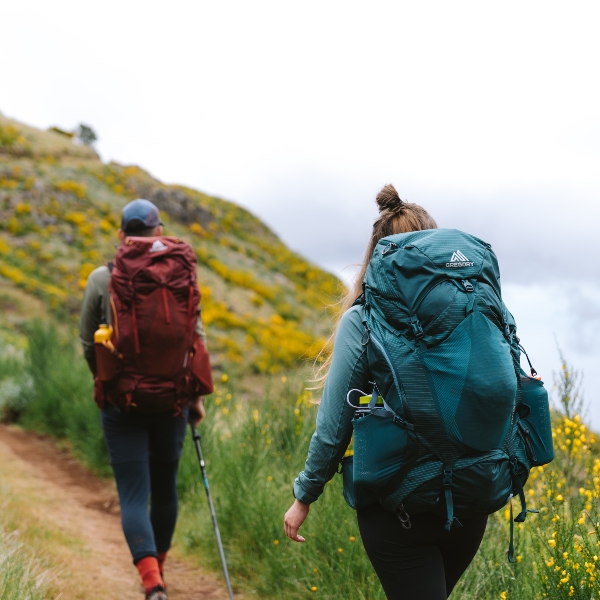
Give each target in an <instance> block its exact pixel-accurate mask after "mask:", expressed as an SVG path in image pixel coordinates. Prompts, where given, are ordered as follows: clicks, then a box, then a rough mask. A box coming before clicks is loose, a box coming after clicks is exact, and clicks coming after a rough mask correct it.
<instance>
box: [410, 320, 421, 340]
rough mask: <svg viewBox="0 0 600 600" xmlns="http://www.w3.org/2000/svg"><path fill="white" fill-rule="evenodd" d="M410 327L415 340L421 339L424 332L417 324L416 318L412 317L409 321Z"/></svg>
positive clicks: (419, 324)
mask: <svg viewBox="0 0 600 600" xmlns="http://www.w3.org/2000/svg"><path fill="white" fill-rule="evenodd" d="M410 326H411V327H412V330H413V334H414V336H415V337H416V338H417V340H421V339H423V336H424V335H425V332H424V331H423V328H422V327H421V323H419V319H418V318H417V317H412V318H411V320H410Z"/></svg>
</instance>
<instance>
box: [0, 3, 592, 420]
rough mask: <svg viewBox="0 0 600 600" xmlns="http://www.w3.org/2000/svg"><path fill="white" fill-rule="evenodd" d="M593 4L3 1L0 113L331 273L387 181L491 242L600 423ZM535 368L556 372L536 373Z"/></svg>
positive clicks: (510, 282) (525, 314) (541, 363)
mask: <svg viewBox="0 0 600 600" xmlns="http://www.w3.org/2000/svg"><path fill="white" fill-rule="evenodd" d="M599 17H600V5H599V4H598V3H597V2H594V1H590V2H570V3H566V2H551V1H550V2H549V1H544V2H527V1H526V2H523V1H522V0H521V1H519V2H514V1H508V2H503V3H501V4H499V3H488V2H481V1H477V2H461V1H456V2H428V1H422V2H398V1H396V2H374V1H371V2H369V3H358V2H348V1H345V2H341V1H328V0H321V1H319V2H314V1H306V0H305V1H304V2H302V3H294V4H292V3H286V2H281V1H278V2H265V1H261V0H256V1H254V2H241V1H240V2H227V1H223V0H221V1H220V2H194V3H192V2H189V1H180V0H171V1H170V2H168V3H165V2H160V3H159V2H149V1H147V0H146V1H145V2H138V1H126V0H120V1H119V2H116V1H114V0H108V1H104V2H102V3H92V4H90V3H82V2H80V1H71V0H54V1H53V2H51V3H50V2H42V1H36V2H30V1H29V2H28V1H27V0H19V2H16V0H13V1H12V2H10V1H7V2H4V3H3V6H2V12H1V19H2V23H3V27H2V35H1V36H0V67H1V71H0V73H1V77H0V111H2V112H3V113H4V114H5V115H7V116H10V117H14V118H17V119H19V120H21V121H24V122H26V123H29V124H32V125H35V126H39V127H43V128H45V127H48V126H51V125H58V126H61V127H65V128H74V127H75V126H76V125H77V124H78V123H80V122H83V123H87V124H90V125H91V126H92V127H93V128H94V129H95V130H96V131H97V133H98V136H99V138H100V141H99V143H98V150H99V152H100V154H101V156H102V158H103V159H104V160H116V161H118V162H121V163H126V164H139V165H141V166H143V167H144V168H146V169H148V170H149V171H150V172H151V173H152V174H153V175H155V176H156V177H158V178H160V179H162V180H163V181H166V182H172V183H183V184H187V185H190V186H193V187H195V188H198V189H201V190H203V191H206V192H208V193H212V194H215V195H219V196H221V197H225V198H227V199H230V200H234V201H236V202H238V203H240V204H242V205H243V206H245V207H247V208H248V209H250V210H251V211H253V212H254V213H255V214H257V215H258V216H260V217H261V218H262V219H263V220H265V221H266V222H267V223H268V224H269V225H271V226H272V228H273V229H274V230H275V231H276V232H277V233H278V234H279V235H280V236H281V237H282V239H283V240H284V241H285V242H286V243H288V244H289V245H290V246H291V247H293V248H294V249H296V250H298V251H299V252H301V253H302V254H304V255H305V256H307V257H309V258H310V259H311V260H313V261H315V262H317V263H318V264H320V265H321V266H323V267H325V268H327V269H330V270H332V271H334V272H336V273H337V274H340V275H342V276H343V277H345V278H346V279H348V277H349V276H350V274H351V270H346V271H342V269H343V268H344V267H345V266H346V265H348V264H351V263H356V262H357V261H359V260H361V258H362V255H363V252H364V248H365V246H366V240H367V237H368V235H369V230H370V227H371V224H372V222H373V219H374V218H375V217H376V210H375V204H374V197H375V194H376V192H377V191H378V189H379V188H380V187H381V186H382V185H383V184H385V183H388V182H393V183H394V184H395V185H396V187H397V189H398V190H399V192H400V194H401V196H402V197H403V198H405V199H408V200H410V201H412V202H417V203H420V204H422V205H423V206H425V207H426V208H427V209H428V210H429V211H430V212H431V213H432V214H433V216H434V217H435V218H436V220H437V221H438V224H439V225H440V226H443V227H457V228H460V229H464V230H467V231H469V232H471V233H474V234H476V235H478V236H479V237H482V238H483V239H485V240H486V241H488V242H490V243H491V244H492V246H493V247H494V248H495V250H496V252H497V254H498V256H499V259H500V265H501V270H502V274H503V289H504V293H505V296H506V301H507V303H508V305H509V307H510V309H511V310H512V312H513V313H514V314H515V317H516V318H517V321H518V323H519V328H520V332H521V338H522V340H523V343H524V344H525V345H526V347H527V348H528V350H529V352H530V355H531V356H532V358H533V359H534V363H535V364H536V367H537V368H538V371H540V372H541V373H542V374H543V375H544V376H545V378H546V379H547V380H548V381H549V382H551V380H552V377H551V372H552V370H556V369H557V368H558V365H559V363H558V355H557V352H556V342H555V340H558V343H559V344H560V345H561V347H562V348H563V350H564V352H565V354H566V355H567V357H568V358H569V359H570V360H571V361H572V362H573V363H575V364H576V365H577V366H578V367H580V368H581V369H583V370H585V382H586V383H585V389H586V396H587V399H588V402H589V403H590V405H591V415H592V418H593V421H594V424H595V426H596V427H597V428H600V402H599V400H600V398H599V392H598V390H599V389H600V369H599V368H598V366H599V359H600V343H599V342H598V334H600V260H599V259H598V258H597V256H598V254H599V252H598V250H599V248H598V246H599V244H598V235H597V234H596V231H595V228H596V224H597V222H598V217H599V216H600V207H599V202H598V199H599V195H600V168H599V167H598V162H599V159H600V114H599V110H600V78H599V76H598V72H599V68H598V61H599V57H600V36H599V35H598V33H597V32H598V23H599ZM549 387H551V385H549Z"/></svg>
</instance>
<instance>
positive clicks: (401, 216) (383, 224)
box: [313, 183, 437, 388]
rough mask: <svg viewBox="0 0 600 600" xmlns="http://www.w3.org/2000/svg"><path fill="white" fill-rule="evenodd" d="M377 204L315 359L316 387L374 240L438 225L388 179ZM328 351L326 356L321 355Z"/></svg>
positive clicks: (359, 285)
mask: <svg viewBox="0 0 600 600" xmlns="http://www.w3.org/2000/svg"><path fill="white" fill-rule="evenodd" d="M375 201H376V202H377V207H378V208H379V218H378V219H377V220H376V221H375V223H373V231H372V233H371V238H370V240H369V243H368V245H367V251H366V252H365V258H364V260H363V262H362V263H361V265H360V270H359V272H358V274H357V276H356V279H355V280H354V284H353V285H352V286H351V288H350V290H349V291H348V293H347V294H346V296H345V297H344V298H342V300H341V301H340V309H339V313H338V314H339V317H338V320H337V323H336V324H335V326H334V328H333V332H332V334H331V336H330V338H329V340H328V342H327V344H326V345H325V347H324V349H323V351H322V352H321V353H320V354H319V357H318V358H317V360H318V361H319V362H320V361H322V363H321V364H320V365H319V367H318V369H317V372H316V374H315V378H314V380H313V381H314V382H315V384H316V386H315V387H316V388H320V387H323V385H324V384H325V379H326V377H327V373H328V371H329V367H330V366H331V357H332V350H333V340H334V339H335V334H336V332H337V328H338V325H339V322H340V319H341V318H342V315H343V314H344V313H345V312H346V311H347V310H348V309H349V308H350V307H351V306H352V303H353V302H354V301H355V300H356V299H357V298H358V297H359V296H360V295H361V294H362V284H363V280H364V278H365V274H366V272H367V267H368V266H369V261H370V260H371V256H373V252H374V251H375V246H376V245H377V242H378V241H379V240H380V239H381V238H384V237H386V236H388V235H393V234H395V233H408V232H409V231H422V230H423V229H437V223H436V222H435V220H434V219H433V217H431V215H430V214H429V213H428V212H427V211H426V210H425V209H424V208H423V207H422V206H419V205H418V204H413V203H411V202H404V201H403V200H401V199H400V196H399V195H398V192H397V191H396V188H395V187H394V186H393V185H392V184H391V183H390V184H388V185H384V186H383V187H382V188H381V191H380V192H379V193H378V194H377V197H376V198H375ZM325 354H326V355H327V357H326V358H325V360H323V356H324V355H325Z"/></svg>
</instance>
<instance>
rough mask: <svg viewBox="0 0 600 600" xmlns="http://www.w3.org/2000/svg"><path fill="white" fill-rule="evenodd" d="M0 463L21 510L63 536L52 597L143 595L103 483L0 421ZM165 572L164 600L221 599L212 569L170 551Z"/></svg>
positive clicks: (49, 445)
mask: <svg viewBox="0 0 600 600" xmlns="http://www.w3.org/2000/svg"><path fill="white" fill-rule="evenodd" d="M0 465H2V469H0V478H1V481H2V483H3V484H4V485H10V486H11V490H12V491H13V492H14V493H15V494H18V497H19V498H22V499H23V502H26V501H27V510H28V511H29V514H31V515H32V517H33V518H34V519H36V520H38V521H39V522H40V523H46V524H47V526H48V527H51V528H52V529H53V530H55V531H56V530H57V531H58V532H60V534H62V535H60V536H59V539H60V538H63V539H64V540H68V541H69V543H66V544H64V547H63V548H60V552H57V553H55V556H56V555H59V557H60V558H59V559H58V560H59V567H58V572H57V573H58V574H57V576H56V577H55V578H54V579H55V580H54V584H55V586H56V587H58V588H59V589H60V592H61V593H60V594H58V596H57V598H58V597H60V598H61V600H71V599H77V600H82V599H85V600H88V599H89V600H104V599H106V600H114V599H115V598H119V599H120V600H141V599H142V598H143V594H142V593H141V587H140V584H139V578H138V576H137V571H136V570H135V567H134V566H133V564H132V562H131V556H130V554H129V551H128V548H127V545H126V543H125V538H124V537H123V533H122V531H121V522H120V517H119V505H118V500H117V497H116V494H115V491H114V488H113V487H111V486H110V484H108V483H106V482H104V481H102V480H100V479H98V478H97V477H95V476H94V475H92V474H91V473H90V472H89V471H87V470H86V469H85V468H84V467H82V466H81V465H80V464H79V463H78V462H77V461H76V460H75V459H74V458H73V457H71V456H70V455H69V453H68V452H67V451H65V450H60V449H58V448H57V447H56V446H55V444H54V443H53V442H52V441H51V440H49V439H47V438H43V437H41V436H38V435H36V434H33V433H29V432H25V431H22V430H20V429H18V428H15V427H7V426H5V425H0ZM26 498H27V500H25V499H26ZM23 506H25V504H23ZM52 543H53V544H54V542H52ZM165 577H166V580H167V584H168V592H169V599H170V600H184V599H185V600H188V599H189V600H200V599H202V600H204V599H206V600H225V599H227V598H228V596H227V592H226V589H225V587H224V585H223V583H222V582H220V581H219V580H217V579H216V578H215V577H214V575H211V574H209V573H206V572H202V571H200V570H199V569H198V568H196V567H194V566H192V565H191V564H188V563H187V562H183V561H182V560H177V559H175V558H173V557H172V556H169V558H168V560H167V564H166V568H165ZM237 597H238V596H237V594H236V598H237ZM240 599H241V596H240Z"/></svg>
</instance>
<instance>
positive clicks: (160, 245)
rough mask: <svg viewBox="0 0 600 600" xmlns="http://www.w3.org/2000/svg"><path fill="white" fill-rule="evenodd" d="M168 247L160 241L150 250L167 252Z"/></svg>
mask: <svg viewBox="0 0 600 600" xmlns="http://www.w3.org/2000/svg"><path fill="white" fill-rule="evenodd" d="M166 249H167V246H165V245H164V244H163V243H162V242H161V241H160V240H156V241H155V242H154V244H152V247H151V248H150V252H162V251H163V250H166Z"/></svg>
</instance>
